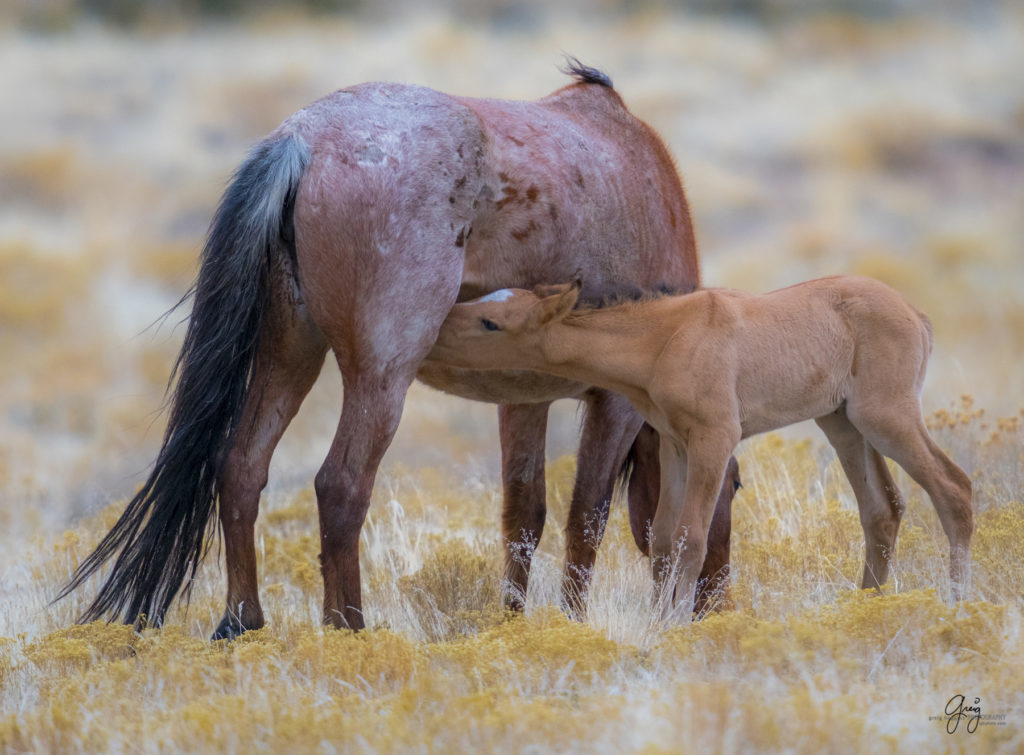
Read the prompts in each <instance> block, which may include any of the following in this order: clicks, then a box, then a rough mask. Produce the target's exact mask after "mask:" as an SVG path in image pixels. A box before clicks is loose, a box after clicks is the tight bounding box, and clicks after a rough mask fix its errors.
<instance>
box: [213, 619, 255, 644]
mask: <svg viewBox="0 0 1024 755" xmlns="http://www.w3.org/2000/svg"><path fill="white" fill-rule="evenodd" d="M249 629H256V627H246V626H243V625H242V622H240V621H239V620H238V619H236V618H227V617H225V618H223V619H221V622H220V624H218V625H217V628H216V629H215V630H214V632H213V634H212V635H210V641H211V642H216V641H217V640H227V641H228V642H230V641H231V640H233V639H235V638H236V637H238V636H239V635H240V634H242V632H245V631H247V630H249Z"/></svg>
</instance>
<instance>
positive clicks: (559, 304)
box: [537, 278, 582, 325]
mask: <svg viewBox="0 0 1024 755" xmlns="http://www.w3.org/2000/svg"><path fill="white" fill-rule="evenodd" d="M581 285H582V284H581V283H580V279H579V278H576V280H574V281H573V282H572V283H563V284H562V285H560V286H551V287H550V288H551V290H552V291H553V292H554V293H552V294H551V295H550V296H545V297H544V298H543V299H541V300H540V301H539V302H537V308H538V310H539V313H538V314H539V317H538V319H537V324H538V325H546V324H547V323H549V322H551V321H552V320H561V319H562V318H563V317H565V316H566V315H567V314H569V312H571V311H572V308H573V307H575V306H576V301H577V300H578V299H579V298H580V288H581Z"/></svg>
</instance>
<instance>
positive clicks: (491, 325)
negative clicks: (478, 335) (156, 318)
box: [480, 317, 501, 330]
mask: <svg viewBox="0 0 1024 755" xmlns="http://www.w3.org/2000/svg"><path fill="white" fill-rule="evenodd" d="M480 324H481V325H483V326H484V330H501V328H499V327H498V324H497V323H496V322H492V321H491V320H488V319H487V318H486V317H484V318H481V320H480Z"/></svg>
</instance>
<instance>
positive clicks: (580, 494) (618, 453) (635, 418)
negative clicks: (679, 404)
mask: <svg viewBox="0 0 1024 755" xmlns="http://www.w3.org/2000/svg"><path fill="white" fill-rule="evenodd" d="M584 400H585V401H586V404H587V414H586V417H585V418H584V420H583V435H582V437H581V438H580V447H579V453H578V455H577V462H576V483H575V485H574V487H573V491H572V503H571V504H570V506H569V520H568V522H567V523H566V528H565V541H566V542H565V546H566V557H565V573H564V574H563V577H562V600H563V602H564V603H565V606H566V609H567V610H568V611H569V614H570V615H572V616H574V617H577V618H581V617H582V616H583V614H584V613H585V612H586V603H587V592H588V590H589V588H590V578H591V576H592V574H593V571H594V562H595V560H596V559H597V549H598V546H600V544H601V539H602V538H603V537H604V529H605V525H606V524H607V523H608V511H609V506H610V505H611V500H612V493H613V491H614V489H615V479H616V477H617V476H618V472H619V469H620V468H621V467H622V462H623V460H624V459H625V458H626V454H627V452H628V451H629V447H630V445H631V444H632V442H633V439H634V438H635V437H636V434H637V431H638V430H639V429H640V425H641V424H642V422H643V419H642V418H641V416H640V415H639V414H638V413H637V411H636V410H635V409H634V408H633V407H632V405H631V404H630V403H629V401H628V400H627V399H626V398H625V397H623V396H621V395H620V394H616V393H609V392H608V391H603V390H596V389H593V390H590V391H587V393H586V395H585V396H584Z"/></svg>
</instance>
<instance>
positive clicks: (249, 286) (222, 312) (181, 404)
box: [56, 134, 309, 625]
mask: <svg viewBox="0 0 1024 755" xmlns="http://www.w3.org/2000/svg"><path fill="white" fill-rule="evenodd" d="M308 162H309V150H308V147H307V146H306V145H305V143H304V142H303V141H302V140H301V139H300V138H299V137H298V136H296V135H288V134H286V135H283V136H278V137H272V138H271V139H268V140H266V141H264V142H262V143H261V144H259V145H258V146H257V147H256V148H255V149H253V151H252V153H251V154H250V155H249V157H248V159H247V160H246V161H245V162H244V163H243V164H242V165H241V167H240V168H239V169H238V171H237V172H236V173H235V175H234V178H233V179H232V181H231V183H230V185H229V186H228V189H227V191H226V192H225V193H224V196H223V197H222V199H221V202H220V206H219V207H218V208H217V213H216V215H215V216H214V219H213V223H212V224H211V226H210V231H209V236H208V238H207V240H206V246H205V247H204V249H203V254H202V262H201V265H200V267H199V274H198V276H197V278H196V282H195V284H194V285H193V287H192V289H191V290H190V291H189V293H188V294H186V296H185V297H184V298H183V299H182V301H181V302H179V305H180V304H181V303H183V302H184V301H185V300H186V299H187V298H188V297H189V296H191V297H192V299H193V304H192V314H191V316H190V318H189V323H188V330H187V331H186V333H185V342H184V344H183V345H182V348H181V353H180V354H179V355H178V359H177V361H176V363H175V365H174V370H173V371H172V373H171V382H173V381H174V379H175V377H176V378H177V383H176V385H175V386H174V390H173V393H172V394H171V396H170V399H169V402H168V403H169V406H170V416H169V419H168V424H167V430H166V432H165V433H164V439H163V444H162V446H161V447H160V453H159V455H158V456H157V459H156V462H155V464H154V467H153V470H152V472H151V473H150V475H149V479H147V480H146V483H145V485H143V486H142V489H141V490H139V492H138V493H136V495H135V497H134V498H132V500H131V502H130V503H129V504H128V507H127V508H126V509H125V511H124V513H123V514H122V515H121V518H120V519H118V520H117V523H116V524H115V525H114V527H113V528H112V529H111V530H110V532H108V533H107V535H106V537H104V538H103V540H102V541H101V542H100V544H99V545H98V546H97V547H96V550H95V551H93V552H92V554H91V555H90V556H89V557H88V558H86V559H85V561H83V562H82V563H81V564H80V565H79V567H78V569H77V570H76V571H75V573H74V575H73V576H72V578H71V580H70V581H69V582H68V583H67V585H65V587H64V588H63V589H62V590H61V592H60V594H59V595H58V596H57V598H56V600H59V599H61V598H63V597H65V596H66V595H68V593H70V592H71V591H72V590H74V589H75V588H76V587H78V586H79V585H81V584H82V583H83V582H84V581H85V580H86V579H88V578H89V577H90V576H91V575H92V574H93V573H95V572H96V571H97V570H99V568H100V567H101V566H102V565H103V564H104V563H105V562H106V561H108V560H109V559H111V558H114V557H115V556H116V560H115V561H114V566H113V567H112V568H111V570H110V572H109V574H108V575H107V578H106V581H105V582H104V583H103V586H102V587H101V588H100V591H99V594H98V595H97V596H96V599H95V600H93V602H92V604H91V605H90V606H89V607H88V609H86V611H85V612H84V613H83V614H82V616H81V617H80V619H79V621H82V622H85V621H93V620H96V619H99V618H103V617H109V618H111V619H118V618H121V617H123V618H124V620H125V621H133V622H135V623H136V624H137V625H140V624H142V623H143V622H149V623H151V624H156V625H159V624H160V623H162V621H163V618H164V614H165V613H166V611H167V609H168V607H169V606H170V604H171V601H173V600H174V597H175V596H176V595H177V594H178V592H179V590H181V588H182V585H183V584H185V591H186V594H188V592H189V591H190V589H191V586H192V580H193V578H194V577H195V574H196V569H197V568H198V566H199V563H200V562H201V561H202V559H203V556H204V555H205V553H206V550H207V546H208V545H209V541H210V529H211V514H213V512H214V510H215V509H216V505H217V495H218V471H219V467H220V464H221V461H222V458H223V457H224V455H225V454H226V451H227V450H228V448H229V447H230V446H229V442H230V440H231V436H232V433H233V432H234V431H235V428H236V427H237V425H238V422H239V419H240V416H241V413H242V409H243V407H244V405H245V401H246V397H247V395H248V393H249V392H250V390H251V389H252V388H253V386H252V373H253V364H254V361H255V358H256V349H257V346H258V343H259V336H260V330H261V325H262V321H263V315H264V312H265V310H266V307H267V302H268V292H269V287H270V262H271V257H272V255H273V254H274V253H275V252H277V251H279V250H280V249H281V248H282V239H283V238H286V237H287V235H288V234H290V233H291V229H292V226H291V218H292V210H293V207H294V202H295V193H296V190H297V187H298V183H299V179H300V178H301V176H302V173H303V171H304V170H305V168H306V165H307V164H308ZM169 384H170V383H169Z"/></svg>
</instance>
